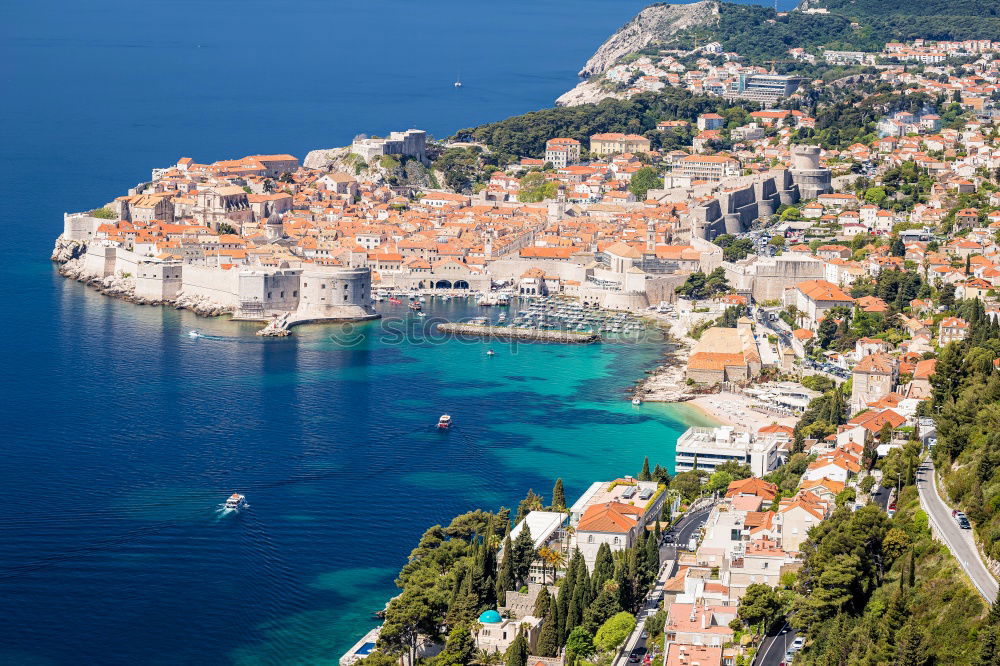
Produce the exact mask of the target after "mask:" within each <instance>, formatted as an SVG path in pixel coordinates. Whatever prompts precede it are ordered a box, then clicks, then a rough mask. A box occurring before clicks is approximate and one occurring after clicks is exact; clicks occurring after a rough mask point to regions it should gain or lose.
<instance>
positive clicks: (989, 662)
mask: <svg viewBox="0 0 1000 666" xmlns="http://www.w3.org/2000/svg"><path fill="white" fill-rule="evenodd" d="M998 656H1000V655H998V654H997V630H996V627H994V626H992V625H987V626H985V627H983V629H982V631H980V632H979V661H978V662H976V663H977V666H996V662H997V657H998Z"/></svg>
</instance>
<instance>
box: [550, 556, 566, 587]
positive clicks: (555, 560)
mask: <svg viewBox="0 0 1000 666" xmlns="http://www.w3.org/2000/svg"><path fill="white" fill-rule="evenodd" d="M548 551H549V555H548V557H547V558H546V561H547V562H548V563H549V566H551V567H552V583H553V584H555V582H556V572H557V571H558V570H559V569H561V568H563V567H564V566H566V555H564V554H563V552H562V551H561V550H559V549H557V548H549V549H548Z"/></svg>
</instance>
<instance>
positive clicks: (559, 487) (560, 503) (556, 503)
mask: <svg viewBox="0 0 1000 666" xmlns="http://www.w3.org/2000/svg"><path fill="white" fill-rule="evenodd" d="M552 508H553V509H556V510H560V509H565V508H566V491H565V490H563V480H562V479H556V484H555V485H554V486H552Z"/></svg>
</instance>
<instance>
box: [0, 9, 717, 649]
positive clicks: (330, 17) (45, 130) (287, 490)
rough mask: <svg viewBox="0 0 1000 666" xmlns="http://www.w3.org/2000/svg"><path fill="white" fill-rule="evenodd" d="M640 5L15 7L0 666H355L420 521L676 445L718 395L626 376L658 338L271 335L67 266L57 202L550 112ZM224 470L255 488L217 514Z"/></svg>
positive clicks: (573, 484) (506, 499)
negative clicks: (212, 164) (194, 171)
mask: <svg viewBox="0 0 1000 666" xmlns="http://www.w3.org/2000/svg"><path fill="white" fill-rule="evenodd" d="M641 7H642V3H638V2H634V1H632V0H615V1H607V0H581V1H577V2H566V1H565V0H553V1H551V2H534V1H531V0H513V1H512V2H509V3H505V4H502V5H497V4H495V3H482V2H459V1H458V0H437V1H435V2H425V3H413V2H402V1H401V0H378V1H372V2H358V3H347V2H340V1H336V0H334V1H329V2H320V1H318V0H304V1H302V2H296V3H265V2H261V1H259V0H247V1H245V2H234V1H232V0H211V1H202V2H193V1H191V0H178V1H176V2H171V3H162V2H153V3H144V4H136V3H126V2H123V1H122V0H96V1H94V2H89V3H68V2H51V3H38V2H31V1H29V0H8V1H7V2H4V3H2V6H0V86H2V92H3V99H4V103H3V104H0V139H2V142H0V144H2V147H3V149H4V153H3V159H2V160H0V194H2V195H3V196H2V201H3V205H2V206H0V225H2V229H3V231H4V237H3V242H2V243H0V284H2V285H3V292H2V293H3V295H4V297H5V301H6V302H7V303H8V304H9V306H8V307H6V308H4V310H3V314H4V317H3V322H4V330H5V332H6V334H7V335H6V336H5V339H4V361H5V363H4V366H3V381H2V382H0V387H2V388H0V399H2V402H0V404H2V405H3V408H2V410H0V427H2V432H3V434H4V438H3V442H4V447H3V462H2V464H0V487H2V488H3V490H2V498H3V502H2V503H0V534H2V538H0V602H2V606H3V608H4V611H3V613H0V618H2V619H0V663H10V664H70V663H73V664H76V663H94V664H126V663H128V664H135V663H142V664H157V663H169V664H218V663H234V664H279V663H280V664H322V663H334V661H335V660H336V659H337V658H338V657H339V656H340V654H341V653H343V651H344V650H346V649H347V648H348V647H349V646H350V645H351V644H352V643H353V642H354V640H356V638H357V637H358V636H359V635H360V634H361V633H363V632H364V631H365V630H367V629H368V628H369V627H370V626H372V625H373V623H374V622H375V620H374V618H373V617H372V615H371V613H372V612H373V611H374V610H377V609H379V608H381V607H382V605H383V604H384V603H385V601H386V599H387V598H388V597H389V596H391V595H392V594H393V593H394V589H395V588H394V586H393V582H392V581H393V578H394V575H395V572H396V571H398V569H399V567H400V566H401V565H402V563H403V562H404V561H405V557H406V554H407V553H408V552H409V550H410V549H411V548H412V547H413V546H414V545H415V543H416V540H417V539H418V537H419V535H420V534H421V533H422V532H423V531H424V530H425V529H426V528H427V527H428V526H430V525H432V524H434V523H437V522H443V521H448V520H449V519H450V518H451V517H452V516H453V515H455V514H457V513H460V512H463V511H467V510H470V509H474V508H479V507H484V508H489V509H495V508H497V507H498V506H500V505H507V506H514V505H516V503H517V501H518V500H519V499H520V498H521V497H523V496H524V494H525V492H526V491H527V489H528V488H534V489H535V490H536V491H539V492H542V493H543V494H545V495H548V493H549V490H550V488H551V486H552V483H553V481H554V480H555V478H556V477H557V476H561V477H562V478H563V479H564V481H565V483H566V488H567V495H568V497H570V498H573V497H575V495H576V494H578V493H579V492H581V491H582V490H583V489H584V488H585V487H586V484H588V483H589V482H590V481H592V480H594V479H595V478H611V477H614V476H618V475H621V474H624V473H635V472H637V471H638V469H639V466H640V465H641V463H642V458H643V456H644V455H649V456H650V458H651V460H652V461H653V462H654V463H656V462H660V463H662V464H670V465H672V462H673V445H674V441H675V439H676V437H677V435H678V434H679V432H680V431H682V430H683V428H684V427H685V424H686V423H688V422H697V418H698V417H697V415H694V414H692V413H690V412H687V411H684V410H683V409H679V408H673V407H666V406H656V405H643V406H642V407H640V408H633V407H632V406H631V405H630V404H629V403H628V402H627V401H625V400H623V399H622V398H623V390H624V389H625V388H626V387H627V386H628V385H629V384H630V383H631V382H632V381H634V380H635V379H636V378H638V377H640V376H641V374H642V371H643V370H644V369H647V368H649V367H651V366H652V365H653V364H654V363H655V361H656V358H657V356H658V354H659V351H660V347H659V345H658V344H657V343H655V342H646V343H639V344H629V345H623V344H622V345H618V344H602V345H591V346H581V347H560V346H548V345H532V344H521V345H518V346H517V347H516V348H515V349H511V348H509V347H501V346H498V347H497V352H498V353H497V355H496V356H495V357H487V356H486V355H485V353H484V349H485V348H484V346H483V345H482V344H462V343H458V342H447V343H444V344H436V343H432V342H429V341H426V340H423V339H421V338H420V337H419V336H417V337H413V338H411V339H407V340H404V341H402V342H393V341H392V340H389V339H387V338H386V336H384V335H383V334H382V330H383V329H382V324H379V323H376V324H369V325H367V326H365V327H361V328H360V329H356V330H355V331H354V337H356V338H358V339H357V340H356V341H355V343H353V344H347V343H346V342H345V339H344V337H343V333H344V332H343V331H342V330H341V329H339V328H332V327H302V328H300V329H297V330H296V331H295V334H294V335H293V336H292V337H291V338H289V339H285V340H266V341H265V340H260V339H259V338H257V337H256V336H254V335H253V328H254V327H252V326H246V325H237V324H232V323H229V322H226V321H224V320H205V319H199V318H197V317H195V316H193V315H191V314H190V313H186V312H177V311H174V310H169V309H163V308H151V307H138V306H133V305H130V304H127V303H123V302H119V301H115V300H112V299H109V298H105V297H103V296H100V295H98V294H97V293H95V292H94V291H92V290H89V289H87V288H85V287H83V286H81V285H79V284H76V283H73V282H69V281H66V280H65V279H63V278H61V277H60V276H58V275H57V274H56V273H55V271H54V268H53V266H52V265H51V264H50V263H49V262H48V260H47V259H48V253H49V251H50V249H51V245H52V241H53V240H54V238H55V236H56V235H58V233H59V231H60V229H61V224H62V213H63V212H64V211H75V210H82V209H89V208H93V207H95V206H99V205H102V204H103V203H105V202H106V201H109V200H110V199H112V198H113V197H115V196H118V195H120V194H123V193H124V191H125V190H126V189H127V188H128V187H129V186H131V185H133V184H135V183H137V182H140V181H143V180H146V179H148V177H149V169H150V168H152V167H159V166H166V165H168V164H171V163H173V162H174V161H175V160H177V159H178V158H179V157H181V156H191V157H193V158H195V159H196V160H200V161H212V160H216V159H224V158H230V157H238V156H242V155H246V154H254V153H269V152H291V153H293V154H296V155H299V156H303V155H304V154H305V152H307V151H308V150H310V149H313V148H323V147H330V146H335V145H343V144H346V143H348V142H349V141H350V140H351V138H352V137H353V136H354V135H355V134H357V133H359V132H367V133H375V134H380V133H385V132H387V131H390V130H393V129H404V128H406V127H410V126H415V127H421V128H425V129H427V130H429V131H430V132H432V133H433V134H436V135H438V136H444V135H447V134H450V133H451V132H452V131H454V130H455V129H458V128H461V127H468V126H471V125H474V124H477V123H480V122H485V121H489V120H494V119H499V118H502V117H505V116H508V115H512V114H516V113H521V112H524V111H527V110H530V109H534V108H541V107H545V106H548V105H550V104H551V101H552V100H553V99H554V98H555V97H556V96H558V95H559V94H560V93H562V92H564V91H565V90H567V89H568V88H570V87H571V86H572V85H573V84H574V83H575V72H576V71H577V70H578V69H579V67H580V66H581V65H582V63H583V62H584V61H585V60H586V59H587V57H588V56H589V55H590V54H591V53H592V52H593V50H594V49H595V48H596V47H597V45H599V44H600V42H601V41H603V39H605V38H606V37H607V35H608V34H610V33H611V32H612V31H613V30H614V29H615V28H616V27H617V26H619V25H621V24H622V23H624V22H625V21H626V20H628V19H629V18H630V17H631V16H632V15H633V14H634V13H635V12H636V11H638V10H639V9H640V8H641ZM459 76H460V77H461V79H462V81H463V83H464V86H463V88H462V89H461V90H456V89H455V88H454V87H453V86H452V82H453V81H454V80H455V78H456V77H459ZM475 310H476V308H474V307H473V306H471V305H469V304H465V303H462V302H454V301H453V302H450V303H447V304H442V303H438V304H432V305H431V307H429V308H428V313H429V314H430V315H432V316H434V315H440V316H442V317H449V318H450V317H458V316H465V315H467V314H471V313H472V312H473V311H475ZM386 314H388V315H398V316H399V317H402V318H406V317H407V316H408V313H406V312H405V310H403V311H401V312H393V311H391V309H387V311H386ZM430 318H431V317H428V319H430ZM193 328H198V329H200V330H202V331H203V332H205V333H208V334H210V335H211V336H214V337H210V338H204V339H192V338H190V337H188V336H187V331H189V330H190V329H193ZM445 411H447V412H449V413H451V414H452V415H453V416H454V417H455V420H456V427H455V429H454V430H453V431H452V432H449V433H447V434H443V435H442V433H439V432H437V431H436V430H435V429H434V427H433V424H434V422H435V421H436V419H437V417H438V415H439V414H441V413H442V412H445ZM233 490H239V491H241V492H244V493H245V494H246V495H247V497H248V500H249V502H250V507H249V508H248V509H247V510H246V511H243V512H241V513H240V514H239V515H228V516H222V515H220V514H219V512H218V511H217V509H218V504H219V503H220V502H222V501H223V500H224V499H225V497H226V496H227V495H228V494H229V493H230V492H232V491H233Z"/></svg>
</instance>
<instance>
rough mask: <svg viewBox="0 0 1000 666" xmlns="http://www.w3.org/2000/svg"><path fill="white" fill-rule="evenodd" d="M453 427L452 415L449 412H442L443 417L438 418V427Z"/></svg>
mask: <svg viewBox="0 0 1000 666" xmlns="http://www.w3.org/2000/svg"><path fill="white" fill-rule="evenodd" d="M450 427H451V417H450V416H449V415H447V414H442V415H441V418H439V419H438V428H441V429H442V430H444V429H445V428H450Z"/></svg>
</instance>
